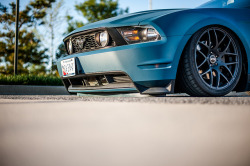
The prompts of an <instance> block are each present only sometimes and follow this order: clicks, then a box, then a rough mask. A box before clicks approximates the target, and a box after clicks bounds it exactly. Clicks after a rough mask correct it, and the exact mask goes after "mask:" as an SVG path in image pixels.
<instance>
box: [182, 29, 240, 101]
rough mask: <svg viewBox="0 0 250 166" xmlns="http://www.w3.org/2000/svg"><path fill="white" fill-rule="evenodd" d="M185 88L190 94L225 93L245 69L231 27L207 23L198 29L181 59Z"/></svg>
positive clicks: (212, 94) (219, 94)
mask: <svg viewBox="0 0 250 166" xmlns="http://www.w3.org/2000/svg"><path fill="white" fill-rule="evenodd" d="M180 65H181V66H180V67H181V70H180V71H181V72H180V74H181V80H182V82H181V83H182V84H183V87H182V88H183V90H184V91H185V92H186V93H188V94H189V95H191V96H224V95H226V94H228V93H229V92H231V91H232V90H233V89H234V88H235V86H236V85H237V83H238V81H239V78H240V75H241V70H242V55H241V50H240V46H239V44H238V40H237V38H236V37H235V35H234V34H233V33H231V32H230V31H229V30H227V29H224V28H220V27H206V28H203V29H201V30H199V31H198V32H196V33H195V34H194V35H193V37H192V39H191V40H190V42H189V43H188V45H187V47H186V49H185V52H184V54H183V57H182V59H181V64H180Z"/></svg>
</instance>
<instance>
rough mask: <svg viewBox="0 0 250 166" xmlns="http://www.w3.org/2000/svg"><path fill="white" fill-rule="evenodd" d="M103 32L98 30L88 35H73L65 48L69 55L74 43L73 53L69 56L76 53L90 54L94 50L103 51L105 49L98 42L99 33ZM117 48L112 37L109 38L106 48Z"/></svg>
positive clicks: (66, 42)
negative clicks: (70, 47)
mask: <svg viewBox="0 0 250 166" xmlns="http://www.w3.org/2000/svg"><path fill="white" fill-rule="evenodd" d="M101 32H102V30H97V31H94V32H93V31H92V32H88V33H80V34H77V35H73V36H72V37H69V38H68V39H67V40H66V41H65V46H66V48H67V51H68V53H69V43H70V41H71V43H72V48H73V50H72V52H71V53H69V54H74V53H82V52H88V51H93V50H98V49H102V48H104V47H101V46H100V45H99V44H98V42H97V41H96V40H97V38H98V36H99V33H101ZM114 46H116V43H115V41H114V40H113V39H112V37H111V36H109V43H108V45H107V46H106V47H105V48H108V47H114Z"/></svg>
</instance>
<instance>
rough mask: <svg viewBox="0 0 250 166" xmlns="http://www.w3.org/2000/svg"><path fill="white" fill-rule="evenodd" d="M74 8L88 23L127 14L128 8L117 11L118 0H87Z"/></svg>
mask: <svg viewBox="0 0 250 166" xmlns="http://www.w3.org/2000/svg"><path fill="white" fill-rule="evenodd" d="M75 7H76V10H77V11H80V12H81V13H82V15H83V16H84V17H85V18H86V19H87V21H88V23H92V22H96V21H100V20H104V19H107V18H110V17H115V16H118V15H120V14H123V13H128V8H126V9H125V10H124V9H119V7H118V0H100V1H97V0H87V1H85V2H83V3H80V4H77V5H75Z"/></svg>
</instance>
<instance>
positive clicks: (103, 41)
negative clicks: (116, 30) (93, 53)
mask: <svg viewBox="0 0 250 166" xmlns="http://www.w3.org/2000/svg"><path fill="white" fill-rule="evenodd" d="M96 41H97V43H98V44H99V45H100V46H101V47H106V46H107V45H108V44H109V34H108V32H107V31H104V32H101V33H99V34H97V36H96Z"/></svg>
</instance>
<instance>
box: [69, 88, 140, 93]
mask: <svg viewBox="0 0 250 166" xmlns="http://www.w3.org/2000/svg"><path fill="white" fill-rule="evenodd" d="M69 92H71V93H138V92H139V91H138V90H137V89H136V88H116V89H98V90H94V89H93V90H69Z"/></svg>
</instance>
